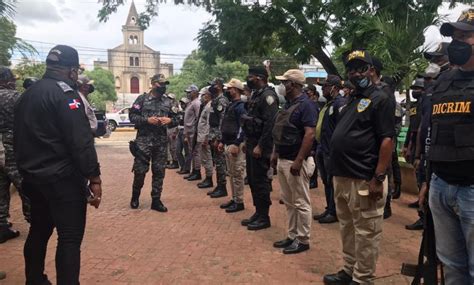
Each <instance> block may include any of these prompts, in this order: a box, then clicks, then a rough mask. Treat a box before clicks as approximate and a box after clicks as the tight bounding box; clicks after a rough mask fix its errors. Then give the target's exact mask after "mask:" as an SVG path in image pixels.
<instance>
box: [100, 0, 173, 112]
mask: <svg viewBox="0 0 474 285" xmlns="http://www.w3.org/2000/svg"><path fill="white" fill-rule="evenodd" d="M137 19H138V13H137V9H136V7H135V3H134V2H133V1H132V4H131V6H130V10H129V12H128V17H127V21H126V22H125V25H123V26H122V34H123V43H122V44H121V45H119V46H117V47H115V48H113V49H108V50H107V57H108V59H107V61H94V67H101V68H104V69H108V70H110V71H111V72H112V73H113V75H114V79H115V90H116V91H117V97H118V101H117V102H116V104H115V105H116V106H115V107H116V108H117V107H125V106H129V105H130V104H131V103H132V102H133V101H134V100H135V98H136V97H137V96H138V95H139V94H142V93H143V92H147V91H148V90H149V89H150V85H151V83H150V78H151V77H152V76H153V75H155V74H158V73H161V74H164V76H165V77H166V78H168V77H170V76H171V75H173V64H170V63H162V62H161V59H160V52H159V51H155V50H153V49H152V48H150V47H148V46H147V45H145V36H144V31H143V30H141V29H140V27H139V26H138V24H137Z"/></svg>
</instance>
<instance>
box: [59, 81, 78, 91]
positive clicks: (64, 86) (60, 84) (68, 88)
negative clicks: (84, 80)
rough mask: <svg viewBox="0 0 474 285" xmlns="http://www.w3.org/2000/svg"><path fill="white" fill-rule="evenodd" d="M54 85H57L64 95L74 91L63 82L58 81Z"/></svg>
mask: <svg viewBox="0 0 474 285" xmlns="http://www.w3.org/2000/svg"><path fill="white" fill-rule="evenodd" d="M56 85H58V86H59V87H60V88H61V89H62V90H63V91H64V93H66V92H70V91H74V89H72V88H71V86H69V85H67V84H66V83H65V82H64V81H58V82H56Z"/></svg>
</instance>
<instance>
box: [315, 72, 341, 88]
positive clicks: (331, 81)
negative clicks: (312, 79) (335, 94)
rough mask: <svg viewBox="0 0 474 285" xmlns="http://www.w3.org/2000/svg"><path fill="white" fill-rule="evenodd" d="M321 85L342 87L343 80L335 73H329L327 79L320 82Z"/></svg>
mask: <svg viewBox="0 0 474 285" xmlns="http://www.w3.org/2000/svg"><path fill="white" fill-rule="evenodd" d="M318 85H319V86H327V85H329V86H336V87H342V81H341V78H340V77H339V76H337V75H335V74H329V75H328V76H327V78H326V80H325V81H324V82H323V83H321V82H318Z"/></svg>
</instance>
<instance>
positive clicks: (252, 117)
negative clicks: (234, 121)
mask: <svg viewBox="0 0 474 285" xmlns="http://www.w3.org/2000/svg"><path fill="white" fill-rule="evenodd" d="M266 92H269V93H271V94H272V96H273V97H274V99H275V101H276V102H277V103H278V97H277V96H276V93H275V91H274V90H273V89H272V88H271V87H270V86H266V87H265V88H263V90H262V91H260V92H259V93H254V94H252V97H251V98H250V101H248V102H247V114H246V115H243V116H242V118H241V126H242V128H243V130H244V132H245V135H246V136H247V137H254V138H255V137H259V136H260V135H261V134H262V132H263V123H264V122H263V118H262V115H261V114H260V110H261V108H260V106H261V105H262V104H267V102H265V96H264V94H265V93H266Z"/></svg>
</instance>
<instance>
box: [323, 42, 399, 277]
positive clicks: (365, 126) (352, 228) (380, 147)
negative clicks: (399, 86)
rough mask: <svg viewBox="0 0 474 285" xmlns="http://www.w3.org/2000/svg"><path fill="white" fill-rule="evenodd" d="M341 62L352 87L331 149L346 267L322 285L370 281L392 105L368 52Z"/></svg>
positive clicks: (392, 125) (387, 162) (382, 201)
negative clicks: (377, 79)
mask: <svg viewBox="0 0 474 285" xmlns="http://www.w3.org/2000/svg"><path fill="white" fill-rule="evenodd" d="M345 66H346V70H347V75H348V77H349V80H350V81H351V82H352V83H353V84H354V85H355V86H356V89H355V90H354V92H353V93H352V94H351V97H350V99H349V101H348V102H347V105H346V106H345V107H344V108H343V109H342V111H341V114H340V116H341V117H340V120H339V122H338V124H337V126H336V129H335V130H334V133H333V136H332V138H331V145H332V148H331V152H330V155H331V170H332V173H333V175H334V197H335V202H336V210H337V217H338V219H339V223H340V231H341V238H342V245H343V249H342V250H343V259H344V267H343V270H341V271H339V272H338V273H336V274H329V275H326V276H324V284H374V278H375V276H374V274H375V266H376V263H377V257H378V248H379V242H380V239H381V237H382V222H383V212H384V211H383V210H384V205H385V200H386V197H387V190H388V189H387V188H388V187H387V181H386V172H387V169H388V167H389V165H390V160H391V156H392V149H393V143H392V138H393V136H394V135H395V122H394V121H395V116H394V113H395V105H394V103H393V100H391V98H390V97H389V95H388V94H387V93H385V92H384V91H382V90H381V89H379V87H378V86H376V85H375V84H374V83H372V81H371V77H373V76H374V75H373V74H374V73H375V68H374V66H373V63H372V59H371V57H370V55H369V53H368V52H367V51H365V50H353V51H351V52H350V53H348V55H347V57H346V60H345ZM351 282H352V283H351Z"/></svg>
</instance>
